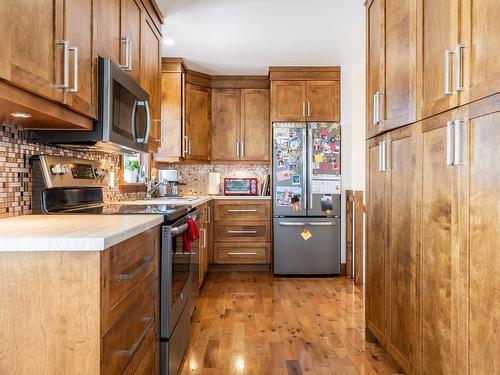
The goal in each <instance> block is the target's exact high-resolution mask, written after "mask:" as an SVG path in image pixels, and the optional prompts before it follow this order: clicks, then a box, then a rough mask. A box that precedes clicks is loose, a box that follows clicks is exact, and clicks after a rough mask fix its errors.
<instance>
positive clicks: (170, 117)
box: [154, 72, 184, 162]
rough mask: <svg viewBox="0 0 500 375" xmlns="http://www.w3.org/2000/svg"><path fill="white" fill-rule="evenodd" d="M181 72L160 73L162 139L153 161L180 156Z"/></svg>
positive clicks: (171, 159)
mask: <svg viewBox="0 0 500 375" xmlns="http://www.w3.org/2000/svg"><path fill="white" fill-rule="evenodd" d="M183 86H184V82H183V73H180V72H178V73H177V72H175V73H174V72H162V73H161V118H162V120H163V121H162V126H163V132H164V133H163V134H164V137H163V140H162V142H161V147H160V148H159V149H158V151H157V153H156V154H155V157H154V159H155V161H162V162H172V161H179V160H180V158H181V157H182V127H183V105H184V103H183V99H182V98H183V91H184V88H183Z"/></svg>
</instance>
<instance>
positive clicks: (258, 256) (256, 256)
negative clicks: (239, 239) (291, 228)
mask: <svg viewBox="0 0 500 375" xmlns="http://www.w3.org/2000/svg"><path fill="white" fill-rule="evenodd" d="M270 248H271V246H270V244H268V243H262V244H249V243H215V244H214V258H215V263H217V264H267V263H269V253H270Z"/></svg>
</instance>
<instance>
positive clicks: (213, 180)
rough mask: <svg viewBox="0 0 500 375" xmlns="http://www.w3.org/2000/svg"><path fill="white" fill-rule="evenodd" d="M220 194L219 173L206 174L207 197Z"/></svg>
mask: <svg viewBox="0 0 500 375" xmlns="http://www.w3.org/2000/svg"><path fill="white" fill-rule="evenodd" d="M219 194H220V173H219V172H208V195H219Z"/></svg>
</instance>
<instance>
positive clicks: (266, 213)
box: [214, 200, 271, 222]
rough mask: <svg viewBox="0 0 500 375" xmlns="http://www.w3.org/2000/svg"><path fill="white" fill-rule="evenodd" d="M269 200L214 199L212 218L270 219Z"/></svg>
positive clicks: (233, 220) (239, 219)
mask: <svg viewBox="0 0 500 375" xmlns="http://www.w3.org/2000/svg"><path fill="white" fill-rule="evenodd" d="M270 215H271V204H270V202H269V201H263V202H258V201H250V200H228V201H216V202H215V204H214V219H215V220H216V221H230V222H235V221H245V222H246V221H260V220H270V219H271V216H270Z"/></svg>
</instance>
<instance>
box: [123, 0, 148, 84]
mask: <svg viewBox="0 0 500 375" xmlns="http://www.w3.org/2000/svg"><path fill="white" fill-rule="evenodd" d="M120 8H121V13H120V14H121V16H120V19H121V27H120V40H121V43H120V64H121V65H127V67H125V68H124V70H125V71H126V72H127V73H128V74H130V75H131V76H132V77H133V78H135V79H136V80H139V78H140V72H141V56H140V53H141V6H140V5H139V3H138V2H137V1H136V0H121V7H120ZM125 40H128V43H125ZM153 48H154V47H153ZM145 49H146V48H144V49H143V50H142V51H144V50H145Z"/></svg>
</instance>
